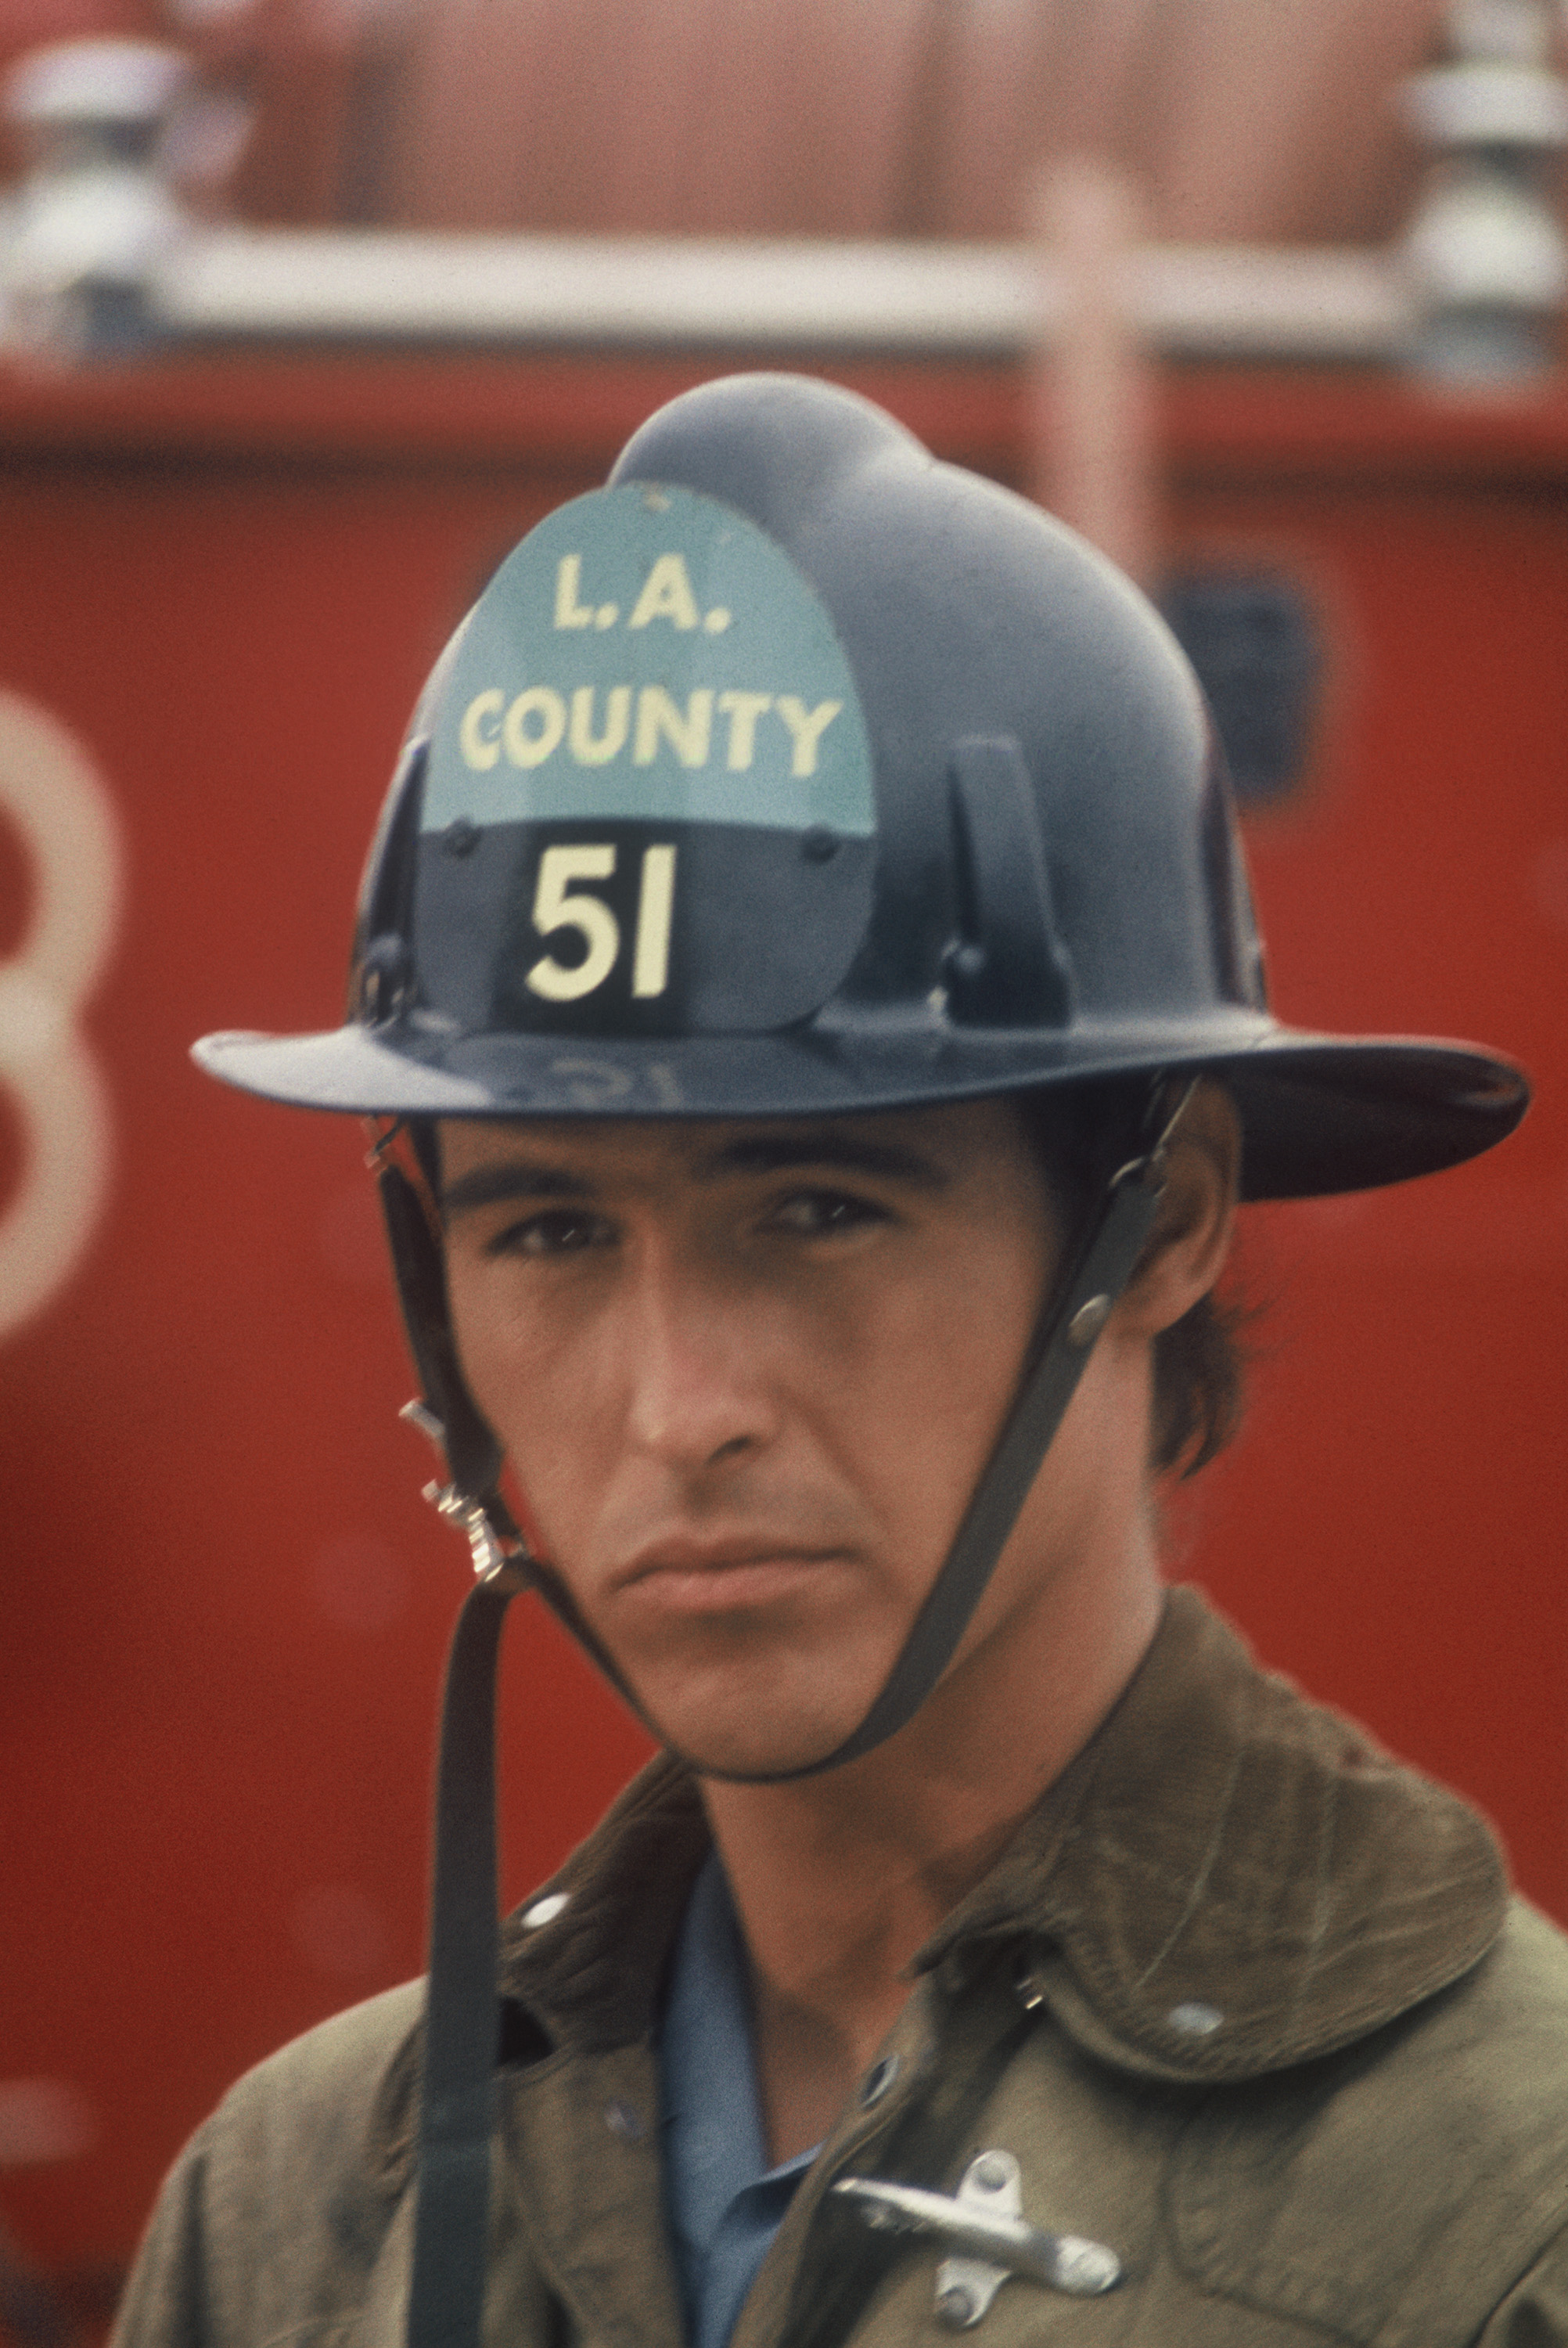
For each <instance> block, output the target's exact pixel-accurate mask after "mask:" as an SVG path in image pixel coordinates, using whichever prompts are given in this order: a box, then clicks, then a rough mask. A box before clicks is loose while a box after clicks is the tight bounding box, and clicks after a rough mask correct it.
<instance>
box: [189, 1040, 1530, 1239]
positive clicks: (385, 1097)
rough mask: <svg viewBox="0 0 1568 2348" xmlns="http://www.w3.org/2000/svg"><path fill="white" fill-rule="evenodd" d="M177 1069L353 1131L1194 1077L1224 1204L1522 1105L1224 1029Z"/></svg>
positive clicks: (361, 1056) (1521, 1098)
mask: <svg viewBox="0 0 1568 2348" xmlns="http://www.w3.org/2000/svg"><path fill="white" fill-rule="evenodd" d="M193 1057H194V1058H195V1060H196V1061H197V1063H198V1065H199V1066H200V1067H202V1068H203V1069H205V1070H206V1072H207V1073H208V1074H209V1075H210V1076H217V1077H220V1079H221V1080H222V1081H223V1082H224V1083H226V1084H231V1085H234V1086H238V1087H239V1088H240V1089H241V1091H244V1092H250V1093H255V1094H258V1095H260V1096H261V1097H263V1098H265V1099H268V1100H273V1101H282V1102H285V1103H288V1104H291V1105H292V1106H295V1107H302V1108H319V1109H331V1110H335V1111H338V1112H340V1113H346V1114H355V1115H360V1116H395V1117H831V1116H841V1115H846V1114H853V1113H856V1112H864V1111H867V1110H873V1109H884V1108H907V1107H927V1106H932V1105H936V1104H939V1103H942V1102H947V1101H954V1100H962V1099H966V1098H979V1097H984V1096H986V1095H988V1094H995V1093H1008V1092H1024V1091H1030V1090H1033V1089H1035V1088H1036V1087H1041V1086H1052V1085H1059V1084H1082V1083H1086V1082H1090V1081H1092V1080H1094V1079H1097V1078H1115V1077H1124V1076H1139V1075H1150V1076H1153V1075H1156V1074H1158V1073H1159V1072H1160V1071H1162V1070H1166V1069H1169V1070H1172V1071H1175V1070H1180V1069H1194V1070H1196V1069H1204V1070H1207V1071H1210V1072H1212V1073H1213V1074H1214V1076H1216V1077H1219V1078H1220V1079H1222V1080H1223V1081H1224V1082H1225V1084H1226V1085H1227V1086H1228V1087H1229V1089H1230V1091H1231V1092H1232V1094H1233V1095H1234V1097H1235V1101H1236V1104H1237V1107H1239V1109H1240V1112H1241V1117H1242V1127H1243V1134H1244V1145H1243V1158H1242V1184H1241V1189H1242V1196H1243V1198H1244V1199H1248V1200H1256V1199H1297V1198H1317V1197H1322V1196H1324V1195H1327V1194H1328V1193H1332V1192H1336V1191H1343V1190H1361V1189H1377V1188H1379V1187H1381V1186H1382V1185H1384V1184H1386V1183H1389V1182H1402V1181H1406V1180H1409V1179H1411V1178H1412V1177H1414V1176H1416V1175H1420V1174H1430V1173H1435V1172H1438V1171H1439V1170H1440V1169H1442V1168H1444V1167H1447V1166H1457V1165H1460V1164H1461V1163H1462V1162H1463V1161H1464V1160H1465V1159H1468V1158H1473V1157H1476V1156H1479V1154H1480V1153H1481V1151H1482V1150H1485V1149H1489V1148H1491V1146H1492V1145H1493V1143H1495V1142H1498V1141H1501V1140H1502V1139H1503V1138H1505V1137H1506V1136H1507V1135H1508V1134H1509V1133H1511V1132H1512V1130H1513V1128H1514V1127H1515V1126H1516V1125H1517V1124H1518V1123H1519V1121H1520V1118H1521V1117H1522V1116H1523V1114H1524V1111H1525V1108H1526V1107H1527V1106H1528V1104H1529V1098H1530V1087H1529V1083H1528V1079H1527V1078H1526V1077H1525V1076H1524V1074H1523V1072H1522V1069H1520V1068H1519V1067H1517V1066H1515V1065H1514V1064H1513V1063H1512V1062H1511V1061H1508V1060H1505V1059H1502V1058H1500V1057H1499V1056H1497V1055H1495V1054H1493V1053H1490V1052H1483V1051H1481V1050H1479V1049H1478V1048H1477V1047H1476V1046H1474V1045H1467V1044H1450V1043H1442V1042H1436V1041H1427V1040H1425V1039H1410V1038H1405V1037H1398V1036H1369V1037H1356V1038H1349V1037H1344V1036H1337V1035H1314V1034H1309V1033H1306V1032H1303V1031H1301V1030H1297V1029H1293V1028H1289V1027H1285V1026H1282V1025H1280V1024H1279V1023H1278V1022H1277V1021H1276V1020H1273V1019H1270V1018H1269V1017H1268V1016H1267V1015H1266V1014H1261V1015H1260V1014H1256V1013H1252V1012H1238V1013H1236V1014H1235V1015H1234V1017H1229V1018H1217V1019H1214V1020H1211V1021H1205V1022H1203V1023H1201V1024H1200V1023H1194V1022H1193V1021H1192V1020H1190V1019H1188V1020H1184V1021H1182V1022H1181V1023H1180V1024H1177V1023H1175V1022H1173V1024H1172V1027H1171V1031H1170V1033H1169V1035H1166V1036H1162V1035H1160V1034H1159V1032H1158V1030H1157V1029H1152V1028H1151V1027H1150V1026H1149V1025H1147V1024H1146V1023H1143V1024H1141V1025H1140V1026H1139V1029H1138V1032H1137V1033H1136V1034H1135V1035H1133V1034H1132V1033H1129V1034H1127V1035H1124V1036H1119V1035H1117V1034H1116V1032H1115V1030H1114V1029H1113V1028H1106V1027H1102V1028H1099V1029H1091V1028H1086V1027H1079V1028H1077V1029H1075V1030H1073V1031H1071V1033H1068V1034H1063V1035H1055V1034H1051V1035H1040V1034H1038V1033H1028V1032H1024V1033H1020V1032H1019V1031H1017V1030H1011V1031H990V1032H987V1031H983V1030H972V1031H964V1030H955V1029H954V1028H953V1027H951V1026H949V1025H947V1024H946V1023H945V1022H938V1021H936V1020H933V1021H932V1023H931V1024H930V1025H929V1026H921V1027H913V1026H907V1025H898V1026H895V1027H892V1028H889V1029H888V1030H886V1031H884V1032H882V1033H880V1034H876V1033H867V1032H866V1029H865V1028H864V1027H861V1026H856V1028H855V1029H853V1030H849V1029H845V1030H840V1031H836V1032H835V1031H834V1030H832V1029H830V1028H827V1027H825V1025H823V1023H822V1022H821V1021H820V1020H818V1021H814V1022H812V1023H811V1024H810V1025H803V1026H801V1027H798V1028H794V1029H790V1030H787V1031H785V1032H784V1033H781V1034H775V1035H696V1036H693V1035H671V1036H667V1037H659V1038H652V1037H648V1036H640V1037H637V1038H635V1039H633V1038H629V1037H623V1036H610V1035H584V1036H582V1037H581V1038H580V1039H578V1038H572V1037H569V1036H565V1035H559V1034H558V1035H526V1034H515V1033H512V1034H504V1035H494V1034H493V1035H482V1036H463V1035H454V1034H453V1033H452V1032H451V1030H450V1029H448V1028H446V1027H445V1026H442V1027H439V1028H437V1027H435V1026H434V1025H432V1026H430V1027H425V1026H422V1025H420V1023H419V1022H418V1021H417V1020H408V1021H403V1022H399V1023H396V1024H394V1025H386V1026H383V1027H370V1026H365V1025H358V1024H354V1025H349V1026H346V1027H341V1028H336V1029H333V1030H330V1031H328V1032H326V1033H324V1034H321V1035H287V1036H282V1035H280V1036H271V1035H251V1034H222V1035H209V1036H206V1037H204V1038H203V1039H202V1041H201V1042H200V1043H199V1044H198V1045H196V1046H195V1047H194V1052H193Z"/></svg>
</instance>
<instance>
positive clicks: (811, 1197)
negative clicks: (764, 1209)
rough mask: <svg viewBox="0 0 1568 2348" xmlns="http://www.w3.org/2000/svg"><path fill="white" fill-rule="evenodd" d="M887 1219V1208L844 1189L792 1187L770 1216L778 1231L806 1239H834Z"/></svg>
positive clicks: (771, 1222)
mask: <svg viewBox="0 0 1568 2348" xmlns="http://www.w3.org/2000/svg"><path fill="white" fill-rule="evenodd" d="M768 1221H769V1222H770V1224H772V1225H773V1227H774V1229H775V1230H783V1231H796V1232H798V1233H799V1234H800V1235H801V1236H802V1237H803V1238H805V1239H831V1238H835V1237H836V1236H837V1235H838V1234H839V1233H840V1232H843V1231H858V1230H859V1229H861V1228H862V1226H864V1225H866V1224H868V1223H880V1222H885V1221H886V1212H885V1210H883V1209H882V1208H881V1207H879V1206H877V1205H876V1203H875V1201H874V1200H870V1199H857V1198H856V1197H854V1196H853V1195H852V1194H851V1193H850V1192H848V1191H845V1190H792V1191H791V1192H790V1194H789V1196H788V1198H787V1199H781V1200H779V1202H778V1204H777V1205H776V1206H775V1207H774V1208H773V1209H772V1210H771V1211H770V1213H769V1215H768Z"/></svg>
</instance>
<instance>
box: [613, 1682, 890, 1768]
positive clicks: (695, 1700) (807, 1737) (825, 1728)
mask: <svg viewBox="0 0 1568 2348" xmlns="http://www.w3.org/2000/svg"><path fill="white" fill-rule="evenodd" d="M638 1693H639V1702H640V1704H641V1709H642V1713H643V1716H644V1718H645V1719H646V1720H647V1722H648V1724H649V1725H650V1726H651V1728H652V1730H653V1732H654V1734H655V1735H656V1736H657V1737H658V1738H659V1740H660V1742H661V1744H662V1745H663V1746H666V1747H667V1748H668V1750H670V1751H671V1752H672V1753H674V1754H675V1755H676V1756H678V1757H679V1758H680V1759H681V1760H682V1761H684V1762H686V1763H687V1764H688V1765H689V1766H691V1767H692V1769H694V1770H695V1771H696V1772H697V1774H698V1775H699V1776H705V1777H723V1778H732V1779H734V1778H740V1779H746V1778H751V1779H763V1778H771V1777H789V1776H797V1775H800V1774H803V1773H804V1772H805V1771H807V1770H810V1769H812V1768H815V1767H816V1766H819V1765H820V1764H821V1763H822V1762H824V1761H825V1760H826V1759H827V1757H828V1756H829V1755H830V1754H833V1753H835V1752H836V1751H837V1750H838V1747H839V1746H841V1745H842V1744H843V1743H844V1741H845V1737H847V1736H849V1735H852V1734H853V1733H854V1731H855V1730H856V1728H857V1727H858V1726H859V1725H860V1721H861V1719H862V1717H863V1715H864V1714H865V1713H866V1711H867V1710H868V1708H869V1706H870V1703H871V1696H870V1695H868V1696H867V1697H866V1701H865V1702H864V1703H863V1704H860V1705H859V1706H858V1709H856V1706H855V1704H853V1703H852V1702H851V1703H841V1704H833V1705H829V1704H825V1703H824V1701H823V1695H822V1691H821V1690H820V1688H817V1689H813V1690H810V1691H809V1692H807V1693H805V1694H804V1695H803V1697H802V1699H801V1700H800V1701H798V1702H791V1701H790V1700H789V1696H788V1693H787V1691H785V1690H784V1689H781V1688H780V1687H779V1686H778V1685H777V1684H774V1686H773V1687H772V1688H770V1689H769V1690H767V1691H766V1692H765V1693H764V1692H754V1693H751V1694H736V1693H735V1692H734V1691H733V1690H726V1691H724V1692H723V1694H721V1693H720V1692H719V1691H717V1690H714V1691H712V1692H711V1694H710V1695H709V1699H708V1700H707V1701H703V1700H702V1697H701V1696H699V1695H697V1694H693V1692H692V1690H691V1689H690V1688H685V1687H683V1688H682V1689H680V1690H679V1691H661V1690H660V1689H659V1688H658V1687H657V1685H651V1686H650V1687H649V1688H648V1689H647V1691H646V1693H644V1692H643V1691H642V1690H639V1692H638ZM875 1693H876V1691H875V1689H874V1690H873V1691H872V1694H873V1695H874V1694H875Z"/></svg>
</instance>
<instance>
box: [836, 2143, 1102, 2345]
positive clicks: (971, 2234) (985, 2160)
mask: <svg viewBox="0 0 1568 2348" xmlns="http://www.w3.org/2000/svg"><path fill="white" fill-rule="evenodd" d="M833 2190H834V2191H835V2193H842V2194H843V2195H844V2196H845V2199H848V2200H850V2201H852V2202H853V2203H854V2204H855V2207H856V2209H858V2210H859V2212H860V2215H861V2217H862V2218H863V2219H865V2221H866V2224H867V2225H868V2226H876V2227H885V2228H886V2229H887V2230H890V2231H891V2232H893V2233H897V2234H925V2235H933V2236H935V2237H936V2239H937V2240H938V2241H941V2242H943V2243H946V2244H948V2245H949V2246H950V2250H949V2255H948V2257H947V2258H945V2259H944V2260H942V2263H941V2265H940V2266H939V2267H938V2270H937V2316H938V2321H939V2322H942V2323H945V2324H946V2325H947V2326H948V2330H949V2331H951V2332H965V2331H968V2328H969V2326H970V2325H971V2324H975V2323H978V2322H979V2320H980V2318H981V2316H982V2315H984V2313H985V2312H986V2310H987V2308H988V2307H989V2305H990V2303H991V2302H992V2300H993V2299H994V2298H995V2297H996V2295H997V2293H998V2291H999V2290H1000V2289H1001V2287H1002V2285H1003V2283H1004V2282H1006V2281H1007V2279H1008V2277H1009V2275H1014V2274H1020V2275H1029V2276H1030V2277H1031V2278H1032V2280H1033V2281H1036V2282H1043V2283H1045V2284H1047V2285H1048V2286H1049V2287H1050V2290H1052V2291H1066V2292H1068V2293H1070V2294H1071V2297H1073V2298H1075V2299H1091V2298H1094V2297H1096V2296H1097V2295H1098V2294H1099V2293H1100V2292H1101V2291H1111V2290H1112V2289H1113V2288H1114V2286H1115V2285H1116V2284H1117V2283H1119V2282H1120V2281H1121V2280H1122V2261H1121V2260H1120V2259H1119V2258H1118V2257H1117V2255H1116V2253H1115V2251H1114V2250H1107V2249H1106V2247H1105V2245H1104V2243H1103V2242H1091V2241H1087V2240H1085V2239H1084V2238H1083V2236H1082V2235H1081V2234H1048V2233H1047V2232H1046V2231H1045V2230H1044V2229H1043V2228H1042V2227H1040V2226H1031V2225H1030V2224H1029V2222H1028V2220H1027V2219H1025V2218H1024V2216H1023V2200H1022V2194H1021V2190H1020V2171H1019V2165H1018V2163H1017V2161H1016V2160H1015V2159H1014V2158H1013V2157H1012V2155H1011V2153H1010V2152H999V2151H997V2152H982V2153H979V2155H977V2157H975V2158H974V2159H973V2160H971V2161H970V2163H969V2165H968V2168H967V2169H966V2170H965V2171H964V2180H963V2183H962V2184H961V2185H960V2186H959V2188H958V2192H957V2193H956V2194H954V2195H948V2194H946V2193H930V2192H927V2190H926V2188H924V2187H923V2186H919V2185H890V2184H887V2183H885V2182H884V2180H883V2179H882V2178H878V2177H841V2178H839V2179H838V2180H837V2182H836V2183H835V2186H834V2188H833Z"/></svg>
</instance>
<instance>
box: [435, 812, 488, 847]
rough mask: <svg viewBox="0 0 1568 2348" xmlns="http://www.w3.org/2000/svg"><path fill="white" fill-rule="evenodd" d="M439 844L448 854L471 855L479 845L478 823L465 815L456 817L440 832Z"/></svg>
mask: <svg viewBox="0 0 1568 2348" xmlns="http://www.w3.org/2000/svg"><path fill="white" fill-rule="evenodd" d="M441 845H442V847H443V848H444V849H445V850H446V853H447V855H448V856H472V855H473V853H474V850H476V849H477V847H478V845H479V827H478V825H477V823H470V822H469V820H468V819H467V817H466V815H460V816H457V817H456V818H455V819H453V821H452V822H451V823H449V824H448V825H447V827H446V830H445V831H444V832H443V833H442V835H441Z"/></svg>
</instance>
